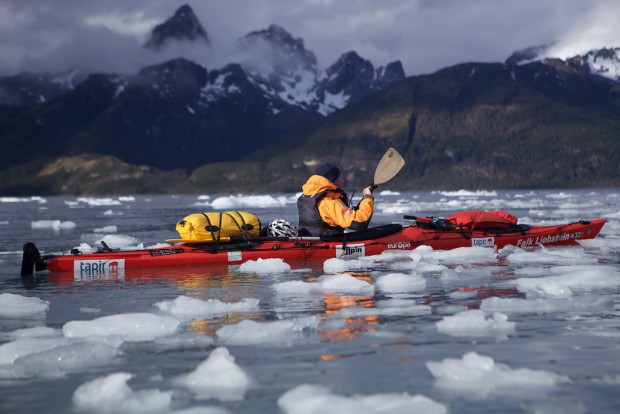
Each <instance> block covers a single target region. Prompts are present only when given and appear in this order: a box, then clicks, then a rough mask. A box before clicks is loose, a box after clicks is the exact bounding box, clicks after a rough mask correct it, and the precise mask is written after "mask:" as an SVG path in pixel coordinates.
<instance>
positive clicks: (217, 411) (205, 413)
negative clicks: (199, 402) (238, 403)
mask: <svg viewBox="0 0 620 414" xmlns="http://www.w3.org/2000/svg"><path fill="white" fill-rule="evenodd" d="M172 414H230V411H228V410H226V409H225V408H221V407H206V406H199V407H191V408H184V409H183V410H177V411H173V412H172Z"/></svg>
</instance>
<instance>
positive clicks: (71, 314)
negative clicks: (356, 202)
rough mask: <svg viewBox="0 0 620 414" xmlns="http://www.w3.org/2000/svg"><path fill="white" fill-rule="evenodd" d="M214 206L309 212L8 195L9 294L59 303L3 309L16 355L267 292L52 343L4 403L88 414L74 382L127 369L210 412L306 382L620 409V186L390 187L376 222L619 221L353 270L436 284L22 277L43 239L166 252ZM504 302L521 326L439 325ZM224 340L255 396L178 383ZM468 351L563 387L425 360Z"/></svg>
mask: <svg viewBox="0 0 620 414" xmlns="http://www.w3.org/2000/svg"><path fill="white" fill-rule="evenodd" d="M216 209H238V210H246V211H251V212H254V213H256V214H258V215H259V217H260V218H261V219H262V221H263V223H266V222H268V221H269V220H271V219H275V218H285V219H288V220H291V221H296V206H295V196H294V195H293V194H284V195H283V194H272V195H264V196H260V197H257V196H254V197H248V196H233V197H218V196H214V195H211V196H210V197H208V198H207V197H198V196H178V197H177V196H148V197H147V196H135V197H126V198H120V199H119V198H118V197H114V198H77V197H46V198H42V199H39V198H33V199H19V200H13V199H9V198H2V199H0V236H1V237H0V293H13V294H18V295H21V296H23V297H36V298H39V299H41V300H44V301H47V302H49V310H47V312H45V313H43V314H40V313H39V314H35V315H22V316H2V313H1V312H0V361H2V358H3V349H4V352H5V354H6V352H7V351H6V349H7V347H6V345H7V344H10V343H11V342H12V341H14V340H15V334H14V332H15V331H16V330H18V329H23V328H33V327H48V328H54V329H56V330H57V331H54V332H56V333H55V334H50V335H51V337H53V338H56V339H52V340H56V341H59V340H60V339H59V338H60V336H61V335H62V331H59V330H61V329H62V328H63V326H64V325H65V324H66V323H67V322H69V321H77V320H93V319H96V318H101V317H104V316H108V315H119V316H120V317H122V315H123V314H126V313H133V312H140V313H152V314H157V315H165V316H167V317H171V315H170V314H165V313H164V312H162V311H160V310H159V309H158V308H157V307H155V306H154V305H155V304H156V303H159V302H162V301H169V300H173V299H175V298H178V297H180V296H186V297H191V298H194V299H202V300H207V299H219V300H221V301H223V302H239V301H241V300H243V299H247V298H257V299H259V301H260V302H259V305H258V308H256V309H250V310H247V311H240V312H229V313H227V314H219V315H214V316H209V315H206V316H204V315H203V316H200V317H196V318H181V323H180V325H179V327H178V329H177V330H176V332H175V333H173V334H172V335H168V336H163V337H159V338H156V339H152V340H146V341H139V342H123V343H122V345H120V346H119V347H118V349H117V352H116V353H115V354H114V355H113V356H111V357H105V358H104V357H103V356H102V355H100V354H96V350H95V351H92V352H90V353H89V352H88V351H85V350H84V347H79V346H68V347H64V348H63V347H56V348H55V349H52V350H51V351H49V350H47V351H46V350H45V349H43V346H42V349H41V352H40V353H38V352H31V353H29V354H28V355H26V356H25V357H23V358H22V359H21V360H20V359H19V358H18V359H16V360H14V361H13V362H10V363H5V364H4V365H3V364H2V363H0V412H3V413H5V412H6V413H20V412H24V413H32V412H37V411H45V412H46V413H67V412H82V411H83V410H81V409H80V408H79V407H77V406H75V405H74V403H73V402H72V397H73V395H74V392H75V391H76V389H77V388H78V387H79V386H80V385H82V384H84V383H86V382H88V381H92V380H94V379H96V378H101V377H105V376H107V375H108V374H112V373H116V372H127V373H130V374H132V376H133V377H132V378H131V380H129V382H128V385H129V386H130V387H131V389H132V390H133V392H139V391H141V390H147V389H148V390H153V389H156V390H160V391H162V392H172V402H171V404H170V408H169V409H168V411H169V412H174V411H179V410H183V409H187V408H192V407H207V406H208V407H221V408H224V409H226V410H228V411H229V412H232V413H271V412H276V413H277V412H281V409H280V408H279V407H278V403H277V401H278V399H279V398H280V397H281V396H282V395H283V394H285V393H286V392H287V391H290V390H291V389H293V388H295V387H297V386H299V385H302V384H311V385H321V386H323V387H325V388H326V389H328V390H329V392H330V393H331V394H333V395H334V396H342V397H347V398H349V401H356V399H358V400H359V398H361V397H360V396H364V395H366V396H368V395H375V394H379V395H383V394H386V393H404V392H406V393H408V394H409V395H416V394H421V395H424V396H426V397H428V398H430V399H432V400H434V401H435V402H437V403H440V404H443V405H444V406H445V407H446V409H447V410H448V411H449V412H452V413H480V412H485V413H521V412H526V413H530V412H540V413H560V412H561V413H617V412H620V289H619V286H620V256H619V253H620V189H616V190H562V191H559V190H558V191H529V190H528V191H496V192H478V193H468V192H456V193H402V194H392V193H386V194H383V195H380V196H378V197H377V210H378V211H377V212H376V214H375V216H374V218H373V223H374V224H384V223H391V222H397V223H403V224H404V223H406V221H404V220H403V219H402V216H403V214H416V215H437V216H445V215H448V214H450V213H452V212H455V211H459V210H469V209H489V210H491V209H504V210H507V211H509V212H511V213H512V214H514V215H516V216H517V217H519V219H520V220H519V222H521V223H527V224H541V223H560V222H568V221H576V220H579V219H588V218H596V217H605V218H607V219H608V223H607V224H606V225H605V227H604V228H603V231H602V233H601V235H600V236H599V238H598V239H597V240H595V241H594V242H591V243H588V244H585V245H583V246H579V247H562V248H537V249H534V250H532V251H528V252H520V251H517V250H514V249H513V250H510V249H508V250H506V251H503V252H499V254H498V255H496V256H493V257H491V258H488V257H485V258H481V257H479V256H476V255H473V254H467V253H461V254H460V255H450V254H447V255H446V256H441V257H440V256H436V257H430V258H425V259H423V260H422V261H424V262H425V263H426V264H427V265H428V266H427V267H426V268H418V270H415V269H414V267H415V263H414V260H418V259H419V257H418V258H417V259H415V258H414V259H412V258H407V257H402V256H401V257H385V258H384V259H382V260H380V261H368V262H367V263H366V265H365V267H364V268H363V269H362V270H363V271H359V272H354V274H355V275H356V276H357V277H358V278H359V279H360V280H365V281H370V283H371V284H372V283H374V281H375V280H377V279H379V278H380V277H381V276H385V275H390V274H394V273H404V274H408V275H412V274H416V275H417V276H419V277H421V278H423V279H424V281H425V286H423V287H422V288H420V289H415V288H409V289H406V288H405V289H401V290H400V291H398V289H396V290H394V289H392V290H390V289H387V288H386V289H379V288H376V289H374V291H372V290H371V291H370V292H368V291H367V290H363V291H360V292H358V293H351V292H347V291H346V289H345V291H342V290H340V291H338V290H337V289H336V290H335V291H326V290H324V291H321V292H319V293H316V292H312V293H311V292H304V291H296V292H295V291H294V292H288V293H282V292H283V291H282V290H278V289H277V288H274V287H275V286H284V285H282V283H284V282H287V281H305V282H316V281H317V277H319V276H322V275H324V274H325V272H324V270H323V263H322V262H319V263H315V262H314V263H289V264H290V265H291V270H290V271H283V272H275V273H267V274H256V273H246V272H241V271H240V270H239V269H238V267H225V268H222V267H219V268H209V267H205V268H200V269H165V270H163V271H157V272H152V271H145V272H142V273H140V274H130V273H128V274H126V275H125V276H124V277H120V278H109V277H108V278H105V277H102V278H92V279H90V280H84V279H77V280H76V278H74V277H73V275H70V274H69V275H68V274H51V273H49V272H42V273H39V274H37V275H36V276H34V277H28V278H21V277H20V275H19V271H20V263H21V247H22V245H23V244H24V242H27V241H34V242H35V243H36V244H37V246H38V247H39V249H40V250H41V251H42V252H43V253H44V254H46V253H59V252H67V251H68V250H69V249H70V248H72V247H77V246H80V245H83V244H87V245H89V246H91V247H96V245H97V241H98V240H101V238H102V237H104V236H106V241H108V244H110V245H111V247H122V248H131V247H136V246H153V245H156V244H158V243H162V242H163V240H164V239H166V238H173V237H176V236H177V235H176V233H175V231H174V225H175V223H176V221H178V220H180V219H181V218H183V217H184V216H185V215H188V214H190V213H194V212H200V211H211V210H216ZM43 220H57V222H56V223H53V222H44V221H43ZM33 223H34V227H37V228H33ZM84 246H85V245H83V246H82V247H84ZM431 265H432V266H431ZM566 265H568V266H571V267H564V266H566ZM575 272H582V274H583V277H582V278H580V277H578V276H577V277H576V276H575ZM352 273H353V272H352ZM550 276H557V278H558V279H557V280H556V279H553V282H550V283H545V284H540V285H536V286H535V287H534V288H532V289H531V290H529V291H528V290H527V289H525V288H524V286H525V283H521V282H522V281H523V280H524V279H527V280H528V281H529V282H532V281H536V280H542V279H541V278H545V277H547V278H548V277H550ZM545 280H547V279H545ZM549 280H550V281H551V279H549ZM519 281H521V282H519ZM520 283H521V284H520ZM559 291H561V292H559ZM567 292H568V293H567ZM493 296H496V297H500V298H503V299H515V300H516V299H519V300H520V301H519V302H515V303H518V307H517V309H515V308H514V306H513V305H514V304H513V303H512V302H506V301H504V302H499V304H498V302H490V301H489V300H486V302H485V305H488V306H490V305H491V304H494V306H495V307H493V306H490V307H487V308H486V312H487V313H486V314H487V318H490V317H491V315H493V313H494V312H498V313H500V314H502V315H506V316H507V320H508V321H509V322H514V323H515V325H514V329H513V330H510V329H508V330H507V331H502V330H501V329H499V330H494V328H493V327H488V326H486V327H482V328H480V326H479V323H478V322H476V321H471V320H470V321H469V322H467V321H466V322H464V323H463V326H462V327H463V330H462V331H460V332H458V331H455V330H454V329H453V330H447V331H441V330H440V329H438V326H437V325H436V323H437V322H440V321H442V320H447V318H449V317H450V316H452V315H455V314H458V313H459V312H464V311H466V310H472V309H477V308H479V307H480V305H481V303H482V302H483V301H485V299H487V298H488V297H493ZM416 306H417V307H418V308H416V309H418V310H417V311H416V310H414V311H412V310H411V309H412V307H416ZM483 308H484V306H483ZM177 316H178V315H177ZM308 316H316V317H318V320H319V322H318V325H317V326H312V327H309V328H305V329H303V330H301V331H298V330H291V331H290V332H288V333H286V332H285V333H282V332H280V331H275V330H274V331H273V332H272V331H271V330H272V329H274V328H273V325H270V324H269V323H270V322H273V321H283V320H284V321H286V320H299V318H304V317H308ZM245 319H249V320H252V321H255V322H258V323H259V324H260V325H258V326H259V327H264V328H260V329H264V330H265V332H267V333H268V335H267V337H268V338H267V339H266V340H264V341H263V340H260V339H259V340H255V341H252V340H248V339H247V338H246V339H245V342H244V340H239V341H236V342H235V341H227V340H225V339H223V337H222V336H219V335H218V334H217V331H218V330H219V329H221V328H222V327H224V326H233V325H238V324H239V323H240V322H241V321H243V320H245ZM240 331H241V332H242V333H243V329H242V328H240ZM245 333H246V334H247V331H246V332H245ZM46 335H47V334H45V335H43V337H44V338H43V339H45V337H46ZM246 336H248V335H246ZM249 336H251V335H249ZM47 340H49V338H47ZM43 343H44V342H41V344H43ZM218 346H225V347H226V348H227V349H228V351H229V352H230V354H231V355H232V356H234V358H235V364H237V365H238V367H240V368H241V369H242V370H243V371H244V372H245V373H246V374H247V376H248V377H249V378H250V379H251V385H250V386H249V388H248V389H247V390H246V392H245V393H244V395H243V397H242V399H237V400H233V401H222V400H221V399H218V398H211V399H199V398H198V397H197V396H196V395H195V394H194V393H192V392H190V391H189V390H188V388H187V387H185V386H183V385H182V384H180V383H179V382H178V378H182V377H183V376H186V375H188V374H189V373H191V372H192V371H194V370H195V369H196V368H197V367H198V366H199V365H200V364H201V363H202V362H203V361H205V359H207V357H209V355H210V354H211V352H212V351H213V350H214V349H215V348H216V347H218ZM2 347H4V348H2ZM468 352H475V353H476V354H478V355H481V356H486V357H490V358H492V360H493V361H494V363H495V364H496V365H500V364H504V365H505V366H506V367H505V369H507V370H510V371H509V373H508V376H509V377H511V376H512V377H513V378H514V377H517V376H519V375H521V374H522V373H523V371H520V370H523V369H530V370H539V371H543V372H544V373H546V374H547V375H552V374H555V375H557V376H562V378H564V380H561V381H557V382H555V383H553V384H551V385H549V386H544V387H534V388H533V389H532V388H528V387H527V386H525V387H521V386H519V385H518V384H509V385H507V386H502V385H501V381H500V380H498V376H497V375H499V373H496V375H495V374H494V375H490V376H484V375H483V376H480V375H478V374H476V373H475V371H476V369H477V368H479V367H478V366H474V367H473V368H472V369H471V370H468V369H465V371H463V372H462V375H465V376H466V377H467V376H469V378H466V381H465V382H466V383H469V385H468V386H469V388H467V387H466V389H465V390H464V389H463V388H462V387H460V386H459V385H458V384H456V383H450V382H448V383H447V384H446V383H443V384H442V382H441V381H438V379H437V378H435V377H434V376H433V374H432V373H431V371H430V370H429V368H428V367H427V363H428V362H442V361H445V360H446V359H458V360H462V359H463V356H464V355H465V354H466V353H468ZM28 360H30V362H28ZM59 361H60V362H59ZM64 361H69V363H65V362H64ZM5 362H6V359H5ZM461 362H462V361H461ZM496 369H497V367H496ZM502 369H504V368H501V369H500V371H501V370H502ZM525 378H528V381H529V379H531V378H532V377H528V376H527V375H525ZM461 385H462V384H461ZM104 392H105V391H103V390H102V393H104ZM377 401H379V402H377V404H379V407H375V408H376V409H377V410H378V409H379V408H381V406H383V407H385V404H386V402H385V401H386V400H381V399H379V400H377ZM299 404H300V406H299V407H302V405H301V404H303V401H301V400H300V402H299ZM140 407H142V408H140ZM134 408H135V407H134ZM141 409H144V405H142V406H140V405H139V404H138V408H135V409H134V411H140V410H141ZM300 409H301V408H300ZM131 410H132V409H130V408H128V409H127V411H131ZM147 411H148V410H147ZM164 411H166V410H164Z"/></svg>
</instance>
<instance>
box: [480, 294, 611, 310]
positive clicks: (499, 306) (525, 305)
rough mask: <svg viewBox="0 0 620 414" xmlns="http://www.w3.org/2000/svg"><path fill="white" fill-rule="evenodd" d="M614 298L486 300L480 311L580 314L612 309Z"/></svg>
mask: <svg viewBox="0 0 620 414" xmlns="http://www.w3.org/2000/svg"><path fill="white" fill-rule="evenodd" d="M612 307H613V298H611V297H609V296H595V295H589V296H575V297H569V298H561V299H541V298H537V299H517V298H499V297H495V296H494V297H491V298H486V299H484V300H483V301H482V302H481V303H480V309H482V310H485V311H488V312H508V313H512V312H516V313H553V312H580V311H585V312H588V311H596V310H605V309H611V308H612Z"/></svg>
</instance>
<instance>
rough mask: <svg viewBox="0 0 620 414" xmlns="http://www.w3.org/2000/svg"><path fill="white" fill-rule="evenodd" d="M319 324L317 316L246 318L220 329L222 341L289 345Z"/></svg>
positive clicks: (243, 343)
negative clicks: (260, 320)
mask: <svg viewBox="0 0 620 414" xmlns="http://www.w3.org/2000/svg"><path fill="white" fill-rule="evenodd" d="M318 324H319V318H318V317H317V316H306V317H301V318H296V319H285V320H279V321H270V322H255V321H251V320H249V319H245V320H243V321H241V322H239V323H238V324H235V325H226V326H223V327H222V328H220V329H218V331H217V337H218V340H219V341H220V342H223V343H225V344H232V345H263V344H265V345H273V344H282V345H287V344H290V343H292V342H293V341H294V340H296V339H297V338H298V337H300V336H302V335H303V333H304V332H306V331H309V330H314V329H316V327H317V326H318Z"/></svg>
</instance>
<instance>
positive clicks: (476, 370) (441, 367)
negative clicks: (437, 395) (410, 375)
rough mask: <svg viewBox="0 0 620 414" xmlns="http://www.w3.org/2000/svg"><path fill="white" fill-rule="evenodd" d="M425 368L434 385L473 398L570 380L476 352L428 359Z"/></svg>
mask: <svg viewBox="0 0 620 414" xmlns="http://www.w3.org/2000/svg"><path fill="white" fill-rule="evenodd" d="M426 367H427V368H428V370H429V371H430V372H431V374H432V375H433V377H435V386H436V387H438V388H442V389H445V390H449V391H453V392H456V393H458V394H462V395H463V396H465V397H473V398H486V397H488V396H489V395H491V394H495V393H499V394H511V393H514V392H518V391H519V390H521V391H523V390H526V391H532V390H541V389H546V388H552V387H554V386H557V385H560V384H566V383H568V382H570V381H569V379H568V377H566V376H564V375H558V374H556V373H553V372H549V371H543V370H532V369H525V368H519V369H511V368H510V367H508V366H507V365H504V364H497V363H495V361H494V360H493V358H491V357H488V356H483V355H478V354H477V353H476V352H468V353H466V354H465V355H463V358H461V359H452V358H447V359H444V360H442V361H441V362H433V361H429V362H427V363H426Z"/></svg>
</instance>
